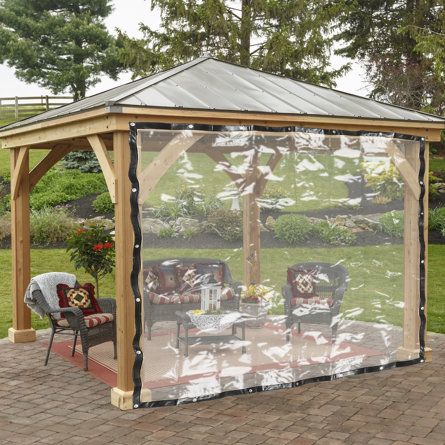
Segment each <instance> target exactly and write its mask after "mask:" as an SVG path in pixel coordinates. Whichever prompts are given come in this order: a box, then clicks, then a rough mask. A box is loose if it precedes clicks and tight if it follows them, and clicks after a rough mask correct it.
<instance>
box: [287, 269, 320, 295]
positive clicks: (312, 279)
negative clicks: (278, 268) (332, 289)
mask: <svg viewBox="0 0 445 445" xmlns="http://www.w3.org/2000/svg"><path fill="white" fill-rule="evenodd" d="M316 275H317V270H316V269H312V270H306V269H292V268H289V269H288V270H287V282H288V283H289V284H290V285H291V287H292V296H293V297H294V298H314V297H316V296H317V294H316V292H315V283H316Z"/></svg>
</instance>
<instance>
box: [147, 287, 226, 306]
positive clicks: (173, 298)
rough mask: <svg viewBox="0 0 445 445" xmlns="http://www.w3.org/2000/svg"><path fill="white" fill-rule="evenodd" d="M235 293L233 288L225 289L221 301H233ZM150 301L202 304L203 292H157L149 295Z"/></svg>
mask: <svg viewBox="0 0 445 445" xmlns="http://www.w3.org/2000/svg"><path fill="white" fill-rule="evenodd" d="M234 298H235V293H234V292H233V289H232V288H231V287H224V288H223V289H222V292H221V301H228V300H233V299H234ZM148 299H149V300H150V301H151V303H153V304H188V303H200V302H201V292H199V291H197V292H184V293H182V294H178V293H170V294H157V293H155V292H149V293H148Z"/></svg>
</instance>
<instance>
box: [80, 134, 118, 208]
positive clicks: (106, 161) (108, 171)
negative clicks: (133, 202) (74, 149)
mask: <svg viewBox="0 0 445 445" xmlns="http://www.w3.org/2000/svg"><path fill="white" fill-rule="evenodd" d="M87 139H88V142H89V143H90V145H91V148H92V149H93V151H94V153H95V155H96V157H97V160H98V161H99V164H100V168H101V169H102V173H103V175H104V178H105V182H106V184H107V188H108V193H109V194H110V198H111V202H112V203H113V204H116V174H115V172H114V165H113V162H112V160H111V159H110V156H109V155H108V150H107V147H106V145H105V142H104V141H103V140H102V138H101V137H100V136H98V135H97V134H95V135H93V136H88V137H87Z"/></svg>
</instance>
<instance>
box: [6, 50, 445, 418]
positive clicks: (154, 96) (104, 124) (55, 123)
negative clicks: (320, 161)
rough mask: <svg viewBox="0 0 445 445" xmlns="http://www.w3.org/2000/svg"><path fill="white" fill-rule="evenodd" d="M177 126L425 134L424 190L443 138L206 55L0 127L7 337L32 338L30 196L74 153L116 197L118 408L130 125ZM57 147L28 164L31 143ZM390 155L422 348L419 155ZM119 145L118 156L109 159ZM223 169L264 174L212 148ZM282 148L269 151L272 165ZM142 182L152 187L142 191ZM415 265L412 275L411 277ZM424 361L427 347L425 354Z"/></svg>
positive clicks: (248, 243) (424, 123)
mask: <svg viewBox="0 0 445 445" xmlns="http://www.w3.org/2000/svg"><path fill="white" fill-rule="evenodd" d="M132 122H138V123H144V122H145V123H150V122H153V123H168V124H173V123H181V124H188V123H193V124H208V125H257V126H264V127H285V126H295V127H301V128H318V129H329V130H338V131H369V132H384V133H398V134H404V135H413V136H418V137H420V138H424V141H425V148H426V150H425V160H426V169H425V172H424V174H423V178H421V181H423V185H425V186H426V190H428V188H427V185H428V144H429V142H434V141H439V140H440V134H441V131H442V130H443V129H445V119H442V118H440V117H437V116H432V115H428V114H425V113H420V112H416V111H412V110H407V109H404V108H400V107H395V106H391V105H387V104H383V103H380V102H376V101H373V100H370V99H366V98H362V97H359V96H354V95H350V94H346V93H342V92H339V91H335V90H331V89H327V88H322V87H318V86H314V85H310V84H307V83H304V82H297V81H293V80H291V79H286V78H283V77H279V76H275V75H271V74H267V73H262V72H259V71H254V70H251V69H247V68H243V67H240V66H236V65H232V64H229V63H225V62H221V61H218V60H215V59H213V58H210V57H203V58H199V59H196V60H194V61H192V62H189V63H187V64H184V65H181V66H179V67H176V68H173V69H171V70H169V71H166V72H162V73H159V74H155V75H153V76H150V77H147V78H143V79H140V80H137V81H135V82H132V83H129V84H126V85H122V86H119V87H116V88H114V89H112V90H109V91H106V92H103V93H100V94H97V95H95V96H92V97H89V98H86V99H83V100H81V101H78V102H74V103H72V104H69V105H66V106H63V107H60V108H58V109H55V110H50V111H48V112H45V113H43V114H40V115H38V116H35V117H32V118H29V119H25V120H23V121H20V122H17V123H14V124H11V125H9V126H6V127H3V128H2V129H0V139H1V144H2V148H3V149H8V150H10V153H11V199H12V205H11V211H12V256H13V295H12V299H13V326H12V327H11V328H10V329H9V339H10V340H11V341H12V342H31V341H34V340H35V338H36V335H35V331H34V330H33V329H32V326H31V316H30V311H29V309H28V308H27V307H26V305H25V304H24V302H23V296H24V293H25V289H26V287H27V285H28V283H29V281H30V233H29V220H30V215H29V214H30V212H29V194H30V192H31V190H32V189H33V187H34V186H35V185H36V184H37V183H38V181H39V180H40V179H41V178H42V177H43V176H44V175H45V173H46V172H48V170H49V169H50V168H51V167H53V166H54V165H55V164H56V163H57V162H58V161H59V160H61V159H62V158H63V157H64V156H65V155H66V154H67V153H69V152H70V151H73V150H88V151H91V150H93V151H94V153H95V154H96V156H97V158H98V160H99V162H100V165H101V167H102V171H103V174H104V177H105V180H106V184H107V187H108V190H109V193H110V196H111V199H112V201H113V202H114V204H115V222H116V258H117V261H116V301H117V338H118V371H117V386H116V387H115V388H113V389H112V395H111V400H112V403H113V404H115V405H116V406H119V407H120V408H122V409H127V408H131V407H132V394H133V388H134V383H133V375H132V368H133V363H134V349H133V345H132V341H133V337H134V330H135V320H134V298H133V294H132V291H131V284H130V273H131V270H132V266H133V243H132V242H131V240H132V239H133V231H132V226H131V222H130V199H129V196H130V194H131V184H130V181H129V179H128V171H129V166H130V149H129V131H130V123H132ZM187 148H188V147H184V146H182V147H181V146H179V148H178V145H174V144H170V145H167V146H165V147H163V148H161V149H160V150H159V153H158V154H157V155H156V157H155V159H154V160H153V161H152V162H151V164H150V165H149V166H148V167H147V168H146V171H145V172H144V173H143V174H142V179H143V180H142V183H141V190H142V191H143V193H146V191H147V190H150V189H151V188H152V187H154V185H155V184H156V183H157V182H158V181H159V179H160V178H161V177H162V175H163V174H164V173H165V172H166V171H167V169H168V168H169V167H170V166H171V165H172V164H173V162H175V160H176V159H177V158H178V157H179V155H180V154H181V153H182V152H183V151H185V150H187ZM38 149H45V150H50V151H49V153H48V154H47V155H46V156H45V158H44V159H43V160H42V161H41V162H40V163H39V164H38V165H37V166H36V167H34V168H33V169H32V170H30V168H29V151H30V150H38ZM390 151H391V153H388V154H389V156H390V157H391V159H392V160H393V162H394V164H395V165H396V166H397V168H398V170H399V171H400V173H401V175H402V177H403V179H404V182H405V185H406V187H405V198H404V199H405V211H406V212H407V213H406V218H405V239H404V242H405V272H406V273H405V306H404V325H403V335H404V349H405V350H406V351H407V354H408V355H409V354H410V353H413V352H417V353H418V349H419V338H418V336H419V321H418V311H419V307H418V302H419V283H418V279H417V278H416V277H417V276H418V273H417V268H418V258H419V243H418V240H419V236H418V227H419V225H418V215H417V209H418V204H419V197H420V193H421V191H420V190H421V188H420V186H419V178H418V177H417V173H416V172H417V171H418V170H419V168H418V164H417V163H418V162H419V161H418V154H417V155H416V154H415V153H413V154H406V155H404V154H402V153H401V152H400V151H397V150H396V149H395V148H394V149H393V150H390ZM109 152H113V156H110V155H109ZM211 156H213V159H214V161H216V162H217V163H219V164H221V165H223V166H224V165H225V166H226V172H227V173H228V174H229V175H231V176H232V179H233V180H234V181H238V182H242V181H244V183H248V182H249V181H259V184H258V186H257V193H259V194H260V193H261V191H262V189H263V188H264V181H265V180H264V178H261V177H259V176H258V175H259V173H258V171H257V170H256V169H255V168H253V169H252V171H251V172H250V173H251V176H250V177H247V178H241V177H239V176H237V175H236V174H235V173H233V171H232V170H231V169H230V166H229V165H228V163H227V159H226V158H224V154H223V153H217V154H215V153H212V154H211ZM279 160H280V155H279V153H277V154H276V155H272V156H271V158H270V161H269V167H270V169H271V170H273V168H274V167H275V166H276V165H277V163H278V162H279ZM144 190H145V192H144ZM423 203H424V209H425V215H424V221H425V224H424V231H425V232H424V233H425V239H426V240H427V230H428V224H427V222H428V217H427V209H428V193H425V195H424V198H423ZM244 210H245V211H244V253H243V255H244V258H245V261H244V275H245V281H246V282H247V283H250V282H256V281H259V260H258V261H256V260H255V259H256V258H259V255H258V249H259V244H258V240H259V227H258V207H257V205H256V202H255V195H254V194H251V195H249V196H248V197H247V198H246V200H245V203H244ZM410 271H412V273H410ZM427 357H428V355H427Z"/></svg>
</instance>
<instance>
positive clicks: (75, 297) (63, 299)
mask: <svg viewBox="0 0 445 445" xmlns="http://www.w3.org/2000/svg"><path fill="white" fill-rule="evenodd" d="M57 296H58V297H59V306H60V307H61V308H66V307H78V308H79V309H81V310H82V312H83V313H84V315H92V314H101V313H102V309H101V308H100V306H99V303H98V302H97V300H96V298H95V296H94V286H93V285H92V284H91V283H85V284H84V285H83V286H76V287H69V286H67V285H66V284H58V285H57ZM60 316H61V317H62V318H65V314H64V313H62V314H60Z"/></svg>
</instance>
